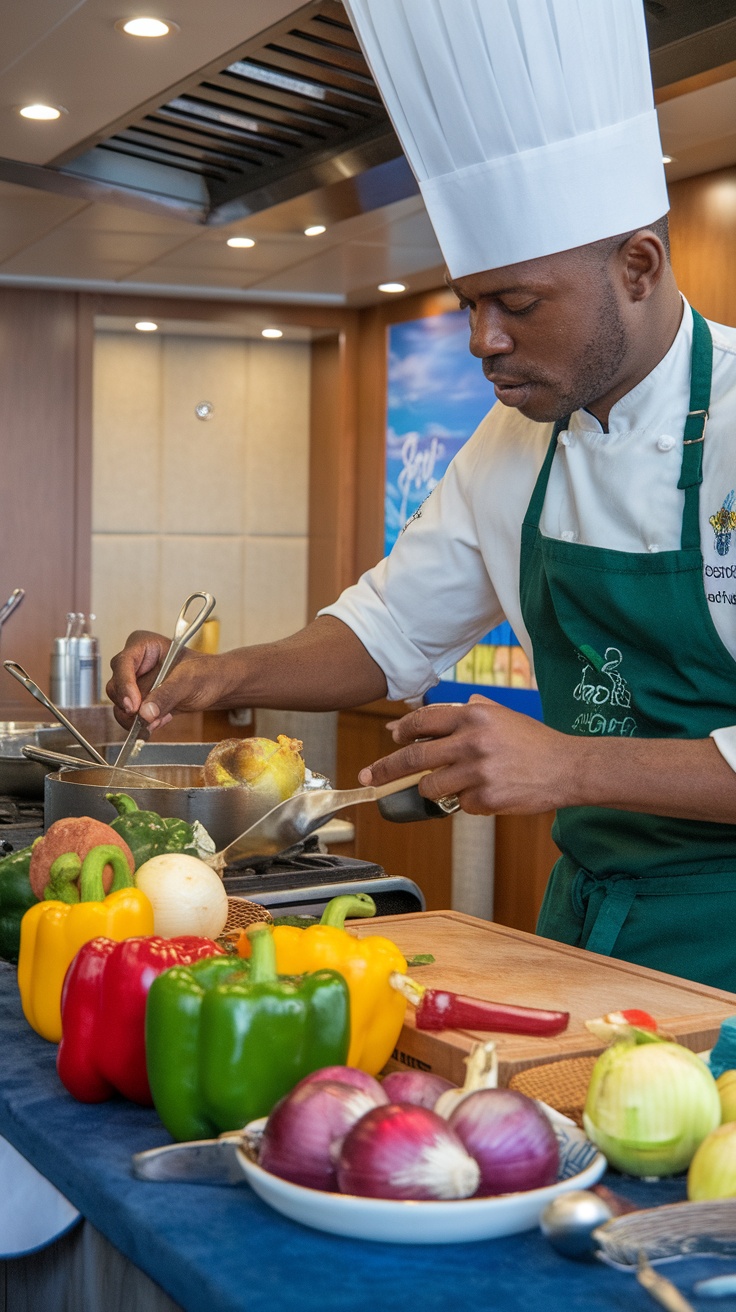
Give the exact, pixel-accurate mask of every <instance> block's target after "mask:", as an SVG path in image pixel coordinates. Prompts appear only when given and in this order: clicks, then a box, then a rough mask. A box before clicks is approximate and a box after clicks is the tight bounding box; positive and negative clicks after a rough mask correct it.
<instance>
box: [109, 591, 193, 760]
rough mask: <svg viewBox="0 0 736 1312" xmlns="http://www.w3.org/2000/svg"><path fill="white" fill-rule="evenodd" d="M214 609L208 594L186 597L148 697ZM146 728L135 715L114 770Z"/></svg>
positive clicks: (128, 753) (128, 755)
mask: <svg viewBox="0 0 736 1312" xmlns="http://www.w3.org/2000/svg"><path fill="white" fill-rule="evenodd" d="M198 597H199V598H201V601H202V606H201V608H200V609H199V611H198V612H197V614H196V615H195V617H194V619H192V620H187V618H186V613H187V610H188V609H189V607H190V606H191V604H192V602H193V601H196V600H197V598H198ZM214 608H215V598H214V597H213V596H212V595H211V594H210V593H209V592H193V593H192V594H191V596H189V597H187V599H186V601H185V602H184V605H183V606H182V608H181V610H180V611H179V616H178V619H177V621H176V625H175V628H174V637H173V639H172V642H171V646H170V647H169V650H168V651H167V653H166V655H165V656H164V659H163V662H162V664H161V669H160V670H159V672H158V674H157V675H156V678H155V680H154V683H153V685H152V687H151V688H150V690H149V692H148V694H147V695H148V696H149V697H150V695H151V693H152V692H155V690H156V688H158V687H159V685H160V684H162V683H163V681H164V679H165V678H166V675H167V674H168V673H169V670H170V669H171V667H172V665H173V664H174V661H175V660H176V659H177V657H178V655H179V653H180V652H181V650H182V648H184V647H186V645H187V643H188V642H189V640H190V639H191V638H193V637H194V635H195V633H197V632H198V631H199V629H201V627H202V625H203V624H204V622H205V620H206V619H207V617H208V615H211V614H212V611H213V610H214ZM147 727H148V726H147V725H146V724H145V722H144V721H143V720H142V719H141V717H140V715H136V717H135V719H134V721H133V723H132V725H131V727H130V732H129V733H128V736H127V738H126V739H125V742H124V743H123V745H122V747H121V749H120V754H119V756H118V758H117V760H116V762H115V767H116V768H119V769H122V767H123V766H124V765H126V764H127V762H128V761H129V760H130V755H131V752H132V751H133V748H134V747H135V744H136V742H137V741H138V738H139V736H140V734H141V732H142V731H143V730H144V729H147Z"/></svg>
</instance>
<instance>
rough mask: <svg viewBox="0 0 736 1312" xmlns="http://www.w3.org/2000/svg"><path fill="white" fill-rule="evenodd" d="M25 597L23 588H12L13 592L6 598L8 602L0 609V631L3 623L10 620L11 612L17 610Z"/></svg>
mask: <svg viewBox="0 0 736 1312" xmlns="http://www.w3.org/2000/svg"><path fill="white" fill-rule="evenodd" d="M25 595H26V593H25V588H13V591H12V592H11V594H10V596H9V597H8V600H7V601H6V602H5V605H4V606H2V607H0V629H1V628H2V626H3V624H4V623H5V621H6V620H8V619H10V616H11V615H12V614H13V611H14V610H17V609H18V607H19V606H20V603H21V602H22V600H23V598H24V597H25Z"/></svg>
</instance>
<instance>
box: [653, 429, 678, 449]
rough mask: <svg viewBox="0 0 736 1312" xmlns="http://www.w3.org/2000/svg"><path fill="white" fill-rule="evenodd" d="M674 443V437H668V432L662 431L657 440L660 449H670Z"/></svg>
mask: <svg viewBox="0 0 736 1312" xmlns="http://www.w3.org/2000/svg"><path fill="white" fill-rule="evenodd" d="M674 445H675V439H674V437H670V435H669V433H663V434H662V436H661V437H660V438H659V440H658V442H657V446H658V448H659V450H660V451H671V450H672V448H673V446H674Z"/></svg>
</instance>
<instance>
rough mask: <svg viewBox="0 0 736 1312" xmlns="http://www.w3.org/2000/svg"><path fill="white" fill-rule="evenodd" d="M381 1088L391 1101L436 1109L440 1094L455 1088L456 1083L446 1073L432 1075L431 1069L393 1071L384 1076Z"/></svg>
mask: <svg viewBox="0 0 736 1312" xmlns="http://www.w3.org/2000/svg"><path fill="white" fill-rule="evenodd" d="M381 1088H382V1089H383V1092H384V1093H385V1094H387V1095H388V1101H389V1102H411V1103H413V1104H414V1105H415V1106H416V1107H429V1108H430V1110H434V1105H435V1103H436V1101H437V1099H438V1098H439V1096H440V1094H442V1093H446V1092H447V1090H448V1089H454V1088H455V1085H454V1084H453V1083H452V1081H451V1080H446V1079H445V1077H444V1075H432V1074H431V1072H429V1071H391V1073H390V1075H386V1076H385V1077H384V1079H383V1082H382V1084H381Z"/></svg>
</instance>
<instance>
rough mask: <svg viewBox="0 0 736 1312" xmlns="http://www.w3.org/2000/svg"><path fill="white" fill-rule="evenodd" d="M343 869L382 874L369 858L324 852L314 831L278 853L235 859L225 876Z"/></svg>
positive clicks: (369, 875)
mask: <svg viewBox="0 0 736 1312" xmlns="http://www.w3.org/2000/svg"><path fill="white" fill-rule="evenodd" d="M346 869H355V870H360V871H361V872H362V873H363V874H365V875H366V876H368V877H371V876H373V875H382V874H384V870H383V868H382V867H381V866H378V865H375V864H374V863H373V862H372V861H360V860H359V859H358V858H357V857H350V856H338V855H337V853H332V852H324V851H323V850H322V848H321V847H320V841H319V839H318V838H317V836H316V835H314V834H313V835H312V836H311V837H310V838H305V839H304V841H303V842H302V843H295V844H294V846H293V847H290V848H288V849H287V850H286V851H285V852H279V854H278V855H277V856H251V857H246V858H245V859H244V860H243V861H236V862H234V863H233V864H232V865H229V866H227V867H226V870H225V879H228V878H229V877H238V878H241V877H246V878H247V877H248V876H249V875H252V874H257V875H272V874H273V875H282V874H287V875H290V874H299V873H303V874H305V873H308V874H310V875H312V874H316V873H317V872H318V871H322V870H324V871H330V872H331V873H332V875H333V876H334V874H335V871H338V870H346Z"/></svg>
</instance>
